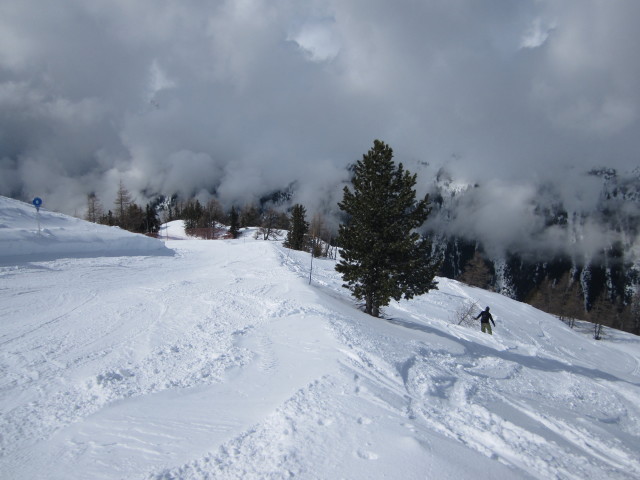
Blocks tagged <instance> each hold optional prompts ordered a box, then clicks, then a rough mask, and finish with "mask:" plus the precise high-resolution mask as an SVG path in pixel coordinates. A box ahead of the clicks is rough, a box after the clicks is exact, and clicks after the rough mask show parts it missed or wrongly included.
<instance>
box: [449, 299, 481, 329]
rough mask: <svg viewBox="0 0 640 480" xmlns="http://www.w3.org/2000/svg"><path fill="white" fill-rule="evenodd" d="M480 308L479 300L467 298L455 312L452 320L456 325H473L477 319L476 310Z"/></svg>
mask: <svg viewBox="0 0 640 480" xmlns="http://www.w3.org/2000/svg"><path fill="white" fill-rule="evenodd" d="M479 309H480V307H479V306H478V302H475V301H473V300H471V299H466V300H464V301H463V302H462V303H461V304H460V305H459V306H458V308H457V309H456V310H455V311H454V312H453V315H452V319H451V321H452V323H455V324H456V325H462V326H464V327H473V326H474V324H475V319H476V315H475V312H476V311H477V310H479Z"/></svg>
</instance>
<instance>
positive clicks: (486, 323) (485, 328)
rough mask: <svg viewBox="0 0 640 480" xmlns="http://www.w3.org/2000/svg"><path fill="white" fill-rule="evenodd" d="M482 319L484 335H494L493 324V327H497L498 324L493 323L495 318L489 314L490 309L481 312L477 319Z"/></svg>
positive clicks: (481, 325) (481, 324)
mask: <svg viewBox="0 0 640 480" xmlns="http://www.w3.org/2000/svg"><path fill="white" fill-rule="evenodd" d="M478 318H479V319H480V327H481V330H482V332H483V333H485V332H486V333H488V334H489V335H493V332H492V331H491V323H493V326H494V327H495V326H496V322H494V321H493V317H492V316H491V314H490V313H489V307H487V308H485V309H484V310H483V311H482V312H480V313H479V314H478V316H477V317H476V320H477V319H478ZM489 322H491V323H489Z"/></svg>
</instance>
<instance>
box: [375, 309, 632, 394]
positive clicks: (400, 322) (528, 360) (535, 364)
mask: <svg viewBox="0 0 640 480" xmlns="http://www.w3.org/2000/svg"><path fill="white" fill-rule="evenodd" d="M381 320H384V321H386V322H389V323H391V324H393V325H397V326H400V327H403V328H409V329H411V330H417V331H419V332H423V333H427V334H430V335H436V336H439V337H442V338H444V339H446V340H449V341H452V342H455V343H458V344H459V345H461V346H462V347H463V348H464V350H465V352H466V353H468V354H471V355H476V356H485V357H489V356H492V357H496V358H500V359H502V360H506V361H508V362H514V363H517V364H519V365H522V366H523V367H527V368H532V369H536V370H541V371H544V372H567V373H571V374H576V375H583V376H585V377H588V378H593V379H601V380H608V381H610V382H624V383H628V384H630V385H635V386H640V383H635V382H631V381H629V380H625V379H623V378H620V377H617V376H615V375H612V374H610V373H607V372H603V371H601V370H597V369H595V368H587V367H581V366H579V365H570V364H568V363H563V362H560V361H558V360H553V359H550V358H540V357H532V356H527V355H522V354H519V353H515V352H510V351H505V350H498V349H495V348H491V347H488V346H486V345H481V344H478V343H475V342H472V341H469V340H465V339H463V338H458V337H455V336H453V335H450V334H448V333H446V332H443V331H442V330H438V329H436V328H433V327H430V326H428V325H423V324H420V323H416V322H413V321H411V320H406V319H400V318H381Z"/></svg>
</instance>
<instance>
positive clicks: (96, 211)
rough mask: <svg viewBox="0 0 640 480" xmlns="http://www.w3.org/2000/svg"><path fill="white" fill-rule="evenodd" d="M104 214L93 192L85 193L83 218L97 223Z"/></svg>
mask: <svg viewBox="0 0 640 480" xmlns="http://www.w3.org/2000/svg"><path fill="white" fill-rule="evenodd" d="M103 215H104V210H103V208H102V204H101V203H100V200H98V197H97V195H96V194H95V193H90V194H89V195H87V215H86V216H85V220H87V221H89V222H93V223H99V222H100V220H101V219H102V216H103Z"/></svg>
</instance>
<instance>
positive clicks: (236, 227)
mask: <svg viewBox="0 0 640 480" xmlns="http://www.w3.org/2000/svg"><path fill="white" fill-rule="evenodd" d="M229 233H230V234H231V238H238V236H239V235H240V223H239V218H238V211H237V210H236V207H231V213H230V214H229Z"/></svg>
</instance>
